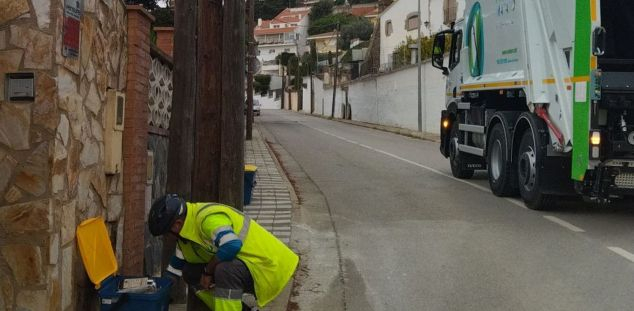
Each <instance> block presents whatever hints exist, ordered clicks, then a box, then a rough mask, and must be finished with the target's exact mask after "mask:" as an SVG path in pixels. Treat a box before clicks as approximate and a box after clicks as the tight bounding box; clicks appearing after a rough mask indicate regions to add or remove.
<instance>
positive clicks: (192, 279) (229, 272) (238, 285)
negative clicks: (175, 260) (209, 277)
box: [183, 258, 255, 310]
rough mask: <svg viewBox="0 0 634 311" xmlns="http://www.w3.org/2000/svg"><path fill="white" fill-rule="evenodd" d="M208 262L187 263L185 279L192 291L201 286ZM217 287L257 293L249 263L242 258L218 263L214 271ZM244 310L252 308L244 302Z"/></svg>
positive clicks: (184, 273)
mask: <svg viewBox="0 0 634 311" xmlns="http://www.w3.org/2000/svg"><path fill="white" fill-rule="evenodd" d="M206 265H207V264H190V263H185V266H184V267H183V280H185V282H186V283H187V285H189V288H190V291H192V290H195V288H199V287H200V278H201V276H202V274H203V270H204V269H205V266H206ZM214 282H215V288H222V289H232V290H233V289H235V290H241V291H243V292H245V293H250V294H253V295H255V289H254V283H253V277H252V276H251V272H250V271H249V268H247V265H245V264H244V262H242V260H240V259H237V258H235V259H233V260H232V261H223V262H220V263H218V265H217V266H216V270H215V271H214ZM242 310H250V309H249V308H248V307H247V306H246V305H245V304H244V303H243V304H242Z"/></svg>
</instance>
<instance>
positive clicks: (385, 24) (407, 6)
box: [379, 0, 465, 70]
mask: <svg viewBox="0 0 634 311" xmlns="http://www.w3.org/2000/svg"><path fill="white" fill-rule="evenodd" d="M416 1H417V0H397V1H395V2H394V3H392V5H390V6H389V7H388V8H386V9H385V10H384V11H383V12H382V13H381V15H380V17H379V19H380V23H381V27H380V32H381V34H380V35H381V56H380V59H381V70H387V69H390V68H391V67H392V64H393V57H392V54H393V53H394V49H396V48H397V47H398V46H399V45H401V44H402V43H403V42H406V41H407V37H410V38H412V39H415V38H417V36H418V35H417V31H418V23H419V21H420V23H421V27H420V28H421V37H430V36H433V35H434V34H435V33H437V32H439V31H442V30H445V29H447V28H448V27H449V25H446V24H445V22H447V24H448V18H447V17H446V12H448V11H453V12H457V18H461V17H462V15H463V12H464V7H465V1H464V0H418V1H420V13H421V16H420V17H419V16H418V4H417V3H416ZM453 19H454V18H451V19H450V20H453Z"/></svg>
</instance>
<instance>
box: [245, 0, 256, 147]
mask: <svg viewBox="0 0 634 311" xmlns="http://www.w3.org/2000/svg"><path fill="white" fill-rule="evenodd" d="M254 11H255V7H254V1H253V0H247V14H246V16H247V21H246V27H247V41H248V42H249V44H248V46H247V60H248V64H247V134H246V135H247V140H251V138H252V137H253V70H254V69H255V68H254V67H255V38H254V37H253V29H254V28H255V22H254V20H253V19H254V18H255V13H254Z"/></svg>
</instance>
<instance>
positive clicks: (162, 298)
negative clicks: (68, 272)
mask: <svg viewBox="0 0 634 311" xmlns="http://www.w3.org/2000/svg"><path fill="white" fill-rule="evenodd" d="M77 244H78V246H79V252H80V254H81V259H82V261H83V262H84V267H85V268H86V273H88V277H89V278H90V281H92V283H93V284H95V288H96V289H97V291H98V292H99V298H100V305H101V311H110V310H119V311H133V310H144V311H167V310H168V308H169V292H170V289H171V287H172V282H171V281H170V280H169V278H148V279H151V280H152V281H153V283H154V284H155V287H156V288H155V289H153V290H152V291H151V292H141V293H132V292H129V293H123V292H122V291H121V286H122V284H124V283H125V282H126V280H127V281H132V280H131V278H129V277H123V276H117V275H116V273H117V270H118V266H117V259H116V258H115V256H114V251H113V250H112V244H111V242H110V238H109V236H108V231H107V229H106V224H105V223H104V220H103V218H101V217H96V218H90V219H87V220H85V221H84V222H82V223H81V224H80V225H79V227H77Z"/></svg>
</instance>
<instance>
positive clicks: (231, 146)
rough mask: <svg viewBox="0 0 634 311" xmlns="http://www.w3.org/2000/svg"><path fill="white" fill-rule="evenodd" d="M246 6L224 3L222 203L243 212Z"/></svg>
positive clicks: (230, 2) (236, 2)
mask: <svg viewBox="0 0 634 311" xmlns="http://www.w3.org/2000/svg"><path fill="white" fill-rule="evenodd" d="M205 1H208V0H205ZM244 7H245V4H244V1H224V14H223V27H222V28H223V37H222V76H223V80H222V97H221V98H222V121H221V143H222V153H221V157H220V167H221V170H220V181H221V184H220V196H219V198H220V200H219V201H220V203H224V204H227V205H230V206H233V207H235V208H237V209H239V210H242V204H243V202H242V200H243V197H242V196H243V192H244V189H243V184H244V139H245V136H244V130H245V128H244V90H245V89H244V78H245V76H244V72H245V61H244V55H245V54H244V52H245V44H244V38H245V33H244ZM216 44H217V43H216Z"/></svg>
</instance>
